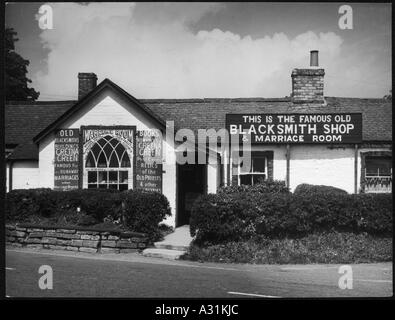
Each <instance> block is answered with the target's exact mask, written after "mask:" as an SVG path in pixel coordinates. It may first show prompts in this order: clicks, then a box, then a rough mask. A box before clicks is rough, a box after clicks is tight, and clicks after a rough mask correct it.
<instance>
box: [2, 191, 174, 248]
mask: <svg viewBox="0 0 395 320" xmlns="http://www.w3.org/2000/svg"><path fill="white" fill-rule="evenodd" d="M170 214H171V210H170V205H169V202H168V200H167V198H166V197H165V196H164V195H163V194H160V193H157V192H146V191H141V190H128V191H124V192H120V191H116V190H115V191H114V190H104V189H103V190H96V189H82V190H70V191H53V190H51V189H27V190H12V191H11V192H8V193H7V194H6V221H7V223H33V224H37V225H45V226H51V225H52V226H64V227H66V226H69V227H73V226H94V225H103V224H105V225H114V227H119V228H122V229H126V228H127V229H128V230H130V231H135V232H142V233H147V234H148V236H149V238H150V239H151V240H152V241H156V239H159V238H160V236H161V235H162V234H163V232H161V229H160V227H159V223H160V222H162V220H163V219H165V217H167V216H169V215H170Z"/></svg>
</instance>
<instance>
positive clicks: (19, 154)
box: [5, 100, 76, 159]
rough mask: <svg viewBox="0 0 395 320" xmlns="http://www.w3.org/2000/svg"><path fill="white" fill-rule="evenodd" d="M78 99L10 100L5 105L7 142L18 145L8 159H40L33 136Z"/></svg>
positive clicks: (7, 143)
mask: <svg viewBox="0 0 395 320" xmlns="http://www.w3.org/2000/svg"><path fill="white" fill-rule="evenodd" d="M75 103H76V101H73V100H70V101H36V102H28V101H26V102H25V101H24V102H19V101H10V102H7V103H6V105H5V143H6V145H18V146H17V147H16V148H15V150H14V152H13V153H12V154H11V155H10V156H9V158H8V159H38V148H37V145H36V144H35V143H33V137H34V136H35V135H36V134H38V133H39V132H40V131H41V130H43V129H44V128H45V127H46V126H48V124H50V123H52V122H53V121H55V120H56V119H57V118H59V117H60V116H61V115H62V114H63V113H65V112H66V111H67V110H68V109H69V108H70V107H71V106H73V105H74V104H75Z"/></svg>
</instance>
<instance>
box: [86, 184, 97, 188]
mask: <svg viewBox="0 0 395 320" xmlns="http://www.w3.org/2000/svg"><path fill="white" fill-rule="evenodd" d="M88 189H97V184H96V183H92V184H88Z"/></svg>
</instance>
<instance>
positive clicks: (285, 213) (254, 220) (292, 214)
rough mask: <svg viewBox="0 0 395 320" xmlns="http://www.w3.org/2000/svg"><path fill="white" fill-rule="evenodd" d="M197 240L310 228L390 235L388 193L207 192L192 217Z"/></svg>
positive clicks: (281, 234)
mask: <svg viewBox="0 0 395 320" xmlns="http://www.w3.org/2000/svg"><path fill="white" fill-rule="evenodd" d="M190 231H191V235H192V236H194V237H195V242H196V243H197V244H200V245H202V244H207V245H210V244H218V243H225V242H229V241H245V240H249V239H251V238H252V237H253V236H255V235H259V234H261V235H265V236H267V237H270V238H273V239H274V238H285V237H292V238H297V237H303V236H306V235H307V234H311V233H314V232H329V231H339V232H352V233H355V234H358V233H361V232H367V233H369V234H371V235H380V236H384V235H386V236H389V235H392V194H357V195H355V194H334V193H323V194H318V193H311V194H304V195H293V194H282V193H278V194H259V195H258V194H256V193H249V192H240V193H233V194H226V193H219V194H209V195H207V196H203V197H201V198H198V199H197V200H196V201H195V203H194V205H193V207H192V213H191V220H190Z"/></svg>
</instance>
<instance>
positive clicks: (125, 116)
mask: <svg viewBox="0 0 395 320" xmlns="http://www.w3.org/2000/svg"><path fill="white" fill-rule="evenodd" d="M89 125H102V126H119V125H128V126H136V129H137V130H146V129H150V128H157V125H156V122H154V121H153V119H152V118H150V117H149V116H148V115H147V114H146V113H144V112H143V111H142V110H141V109H140V108H139V107H138V106H135V105H130V103H127V102H126V101H124V100H123V99H122V98H119V97H117V96H115V95H114V94H113V93H112V92H110V91H108V92H104V93H103V94H101V95H100V96H98V97H97V99H96V100H94V101H91V103H90V104H89V105H87V106H85V107H84V108H83V109H81V110H79V111H78V112H76V113H75V114H74V115H73V116H72V117H71V118H69V119H67V120H66V121H65V122H64V123H63V124H62V125H61V127H62V128H67V129H72V128H80V127H81V126H89ZM163 138H164V139H165V136H164V137H163ZM54 139H55V136H54V134H50V135H48V136H47V137H45V138H44V139H43V140H42V141H41V142H40V144H39V159H40V168H39V174H40V183H41V185H42V186H43V187H49V188H53V187H54V172H55V169H54V153H55V149H54V147H55V143H54ZM164 144H165V145H164V147H166V143H165V142H164ZM170 147H171V146H170ZM172 153H173V154H174V150H172ZM163 170H164V173H163V182H162V183H163V194H164V195H165V196H166V197H167V199H168V200H169V203H170V207H171V209H172V216H171V217H170V218H168V219H166V221H165V223H166V224H169V225H172V226H174V225H175V212H176V186H175V181H176V166H175V163H174V161H171V159H170V161H169V160H168V161H166V162H165V163H164V164H163Z"/></svg>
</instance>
